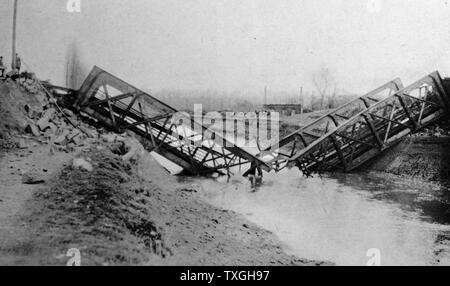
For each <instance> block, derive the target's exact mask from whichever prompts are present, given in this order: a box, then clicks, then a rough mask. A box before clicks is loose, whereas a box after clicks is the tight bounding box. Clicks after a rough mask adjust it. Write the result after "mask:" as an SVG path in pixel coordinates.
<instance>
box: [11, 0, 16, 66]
mask: <svg viewBox="0 0 450 286" xmlns="http://www.w3.org/2000/svg"><path fill="white" fill-rule="evenodd" d="M17 2H18V0H14V16H13V31H12V61H11V68H12V70H13V71H15V70H16V22H17Z"/></svg>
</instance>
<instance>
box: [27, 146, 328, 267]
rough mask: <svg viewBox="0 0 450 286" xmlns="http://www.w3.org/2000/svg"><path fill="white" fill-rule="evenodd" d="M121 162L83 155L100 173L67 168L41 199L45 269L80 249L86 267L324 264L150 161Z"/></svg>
mask: <svg viewBox="0 0 450 286" xmlns="http://www.w3.org/2000/svg"><path fill="white" fill-rule="evenodd" d="M113 150H114V152H115V153H118V151H117V149H113ZM121 155H122V154H114V153H112V152H111V151H110V150H109V149H108V148H101V150H98V149H96V148H94V149H92V150H90V151H86V152H84V153H81V154H79V155H78V156H77V157H79V158H83V160H85V161H86V162H89V164H90V165H91V166H92V171H88V170H87V169H85V168H76V167H74V166H73V165H67V166H65V167H64V168H63V169H62V170H61V171H60V172H59V173H57V175H56V176H55V177H54V178H53V179H52V180H50V182H49V183H48V185H47V186H43V187H42V188H40V189H39V190H38V191H37V192H36V193H35V195H34V200H33V201H30V202H29V205H28V209H29V210H30V213H29V215H27V216H26V218H27V223H28V224H29V225H31V226H38V227H37V228H36V229H35V230H34V231H35V234H36V235H33V236H32V237H33V238H32V239H31V241H29V242H27V243H26V244H27V245H30V246H33V245H36V246H37V247H38V248H39V249H40V257H41V263H43V264H49V265H61V264H62V265H64V264H65V262H66V261H67V259H68V258H67V257H66V256H65V254H66V252H67V250H68V249H71V248H77V249H79V250H80V251H81V258H82V261H81V262H82V264H83V265H321V264H322V263H320V262H315V261H308V260H303V259H298V258H295V257H293V256H289V255H287V254H285V253H284V251H283V250H282V248H281V246H280V245H279V243H278V242H277V240H276V238H275V237H274V236H273V235H272V234H271V233H269V232H267V231H264V230H262V229H260V228H258V227H257V226H255V225H253V224H251V223H249V222H247V221H246V220H245V219H243V218H242V217H240V216H239V215H237V214H236V213H233V212H229V211H224V210H221V209H217V208H215V207H213V206H211V205H208V204H206V203H204V202H202V201H201V200H200V199H199V198H198V197H197V195H196V190H195V187H190V186H185V185H181V184H179V183H177V182H176V181H175V180H174V178H171V177H168V174H167V173H166V171H165V170H163V169H162V168H161V167H160V166H159V165H158V164H157V163H156V162H155V161H154V159H153V158H151V157H150V156H147V155H146V154H141V155H140V158H139V159H138V160H136V161H134V162H133V163H125V162H124V161H123V160H122V157H121Z"/></svg>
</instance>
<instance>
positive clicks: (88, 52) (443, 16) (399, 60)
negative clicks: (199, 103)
mask: <svg viewBox="0 0 450 286" xmlns="http://www.w3.org/2000/svg"><path fill="white" fill-rule="evenodd" d="M374 1H376V0H371V1H368V0H282V1H279V0H132V1H124V0H81V4H82V11H81V13H69V12H68V11H67V10H66V2H67V0H33V1H25V0H19V15H18V17H19V18H18V51H19V52H20V54H21V55H22V58H23V59H24V61H25V62H26V63H27V64H29V65H30V66H31V68H32V69H33V70H34V71H35V72H36V73H37V74H38V75H39V76H40V77H41V78H43V79H51V80H52V82H54V83H56V84H64V83H65V82H64V79H65V74H64V70H65V58H66V54H67V52H68V46H69V45H70V44H71V43H76V45H77V46H78V47H79V50H80V53H81V55H82V59H83V62H84V64H85V65H86V66H87V67H89V68H90V67H91V66H93V65H98V66H100V67H103V68H105V69H107V70H109V71H111V72H112V73H113V74H116V75H118V76H120V77H122V78H124V79H125V80H127V81H130V82H132V83H134V84H136V85H138V86H139V87H143V88H150V89H152V90H159V89H165V88H168V89H213V90H227V91H232V90H241V91H252V92H254V91H262V90H263V89H264V86H265V85H267V86H268V87H269V89H273V90H286V91H291V90H295V89H298V88H299V87H300V86H302V85H303V86H305V88H308V87H310V86H311V78H312V74H313V73H314V72H315V71H317V70H320V69H322V68H328V69H329V70H330V73H331V74H332V75H333V77H334V78H335V80H336V82H337V83H338V84H339V88H340V89H345V90H347V91H354V92H363V91H368V90H370V89H372V88H374V87H375V86H376V85H379V84H382V83H384V82H385V81H388V80H390V79H391V78H394V77H397V76H400V77H402V79H403V80H404V82H405V83H410V82H412V81H413V80H415V79H418V78H419V77H422V76H423V75H426V74H428V73H429V72H432V71H434V70H439V71H441V73H442V74H444V75H450V8H449V3H448V1H446V0H379V1H378V4H377V3H375V5H371V4H369V2H374ZM12 3H13V0H1V4H0V5H1V6H0V27H1V28H0V38H1V40H0V53H1V54H3V55H4V56H5V57H6V59H7V60H8V61H9V58H10V53H11V19H12ZM8 66H9V64H8Z"/></svg>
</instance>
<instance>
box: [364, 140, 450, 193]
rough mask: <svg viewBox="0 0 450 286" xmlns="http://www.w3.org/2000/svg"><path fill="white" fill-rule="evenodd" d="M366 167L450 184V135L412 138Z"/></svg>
mask: <svg viewBox="0 0 450 286" xmlns="http://www.w3.org/2000/svg"><path fill="white" fill-rule="evenodd" d="M362 169H364V170H370V171H378V172H385V173H389V174H394V175H399V176H402V177H411V178H414V179H420V180H424V181H431V182H438V183H443V184H445V185H447V186H450V137H434V136H418V137H408V138H406V139H405V140H404V141H402V142H401V143H399V144H398V145H397V146H395V147H393V148H392V149H390V150H387V151H386V152H384V153H383V154H381V155H380V156H378V157H377V158H376V159H374V160H373V161H372V162H370V163H368V164H367V165H366V166H364V167H363V168H362Z"/></svg>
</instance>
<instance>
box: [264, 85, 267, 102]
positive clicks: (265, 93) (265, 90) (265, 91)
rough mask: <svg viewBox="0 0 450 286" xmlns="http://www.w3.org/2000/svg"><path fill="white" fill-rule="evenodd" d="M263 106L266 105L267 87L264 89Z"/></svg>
mask: <svg viewBox="0 0 450 286" xmlns="http://www.w3.org/2000/svg"><path fill="white" fill-rule="evenodd" d="M264 105H267V86H265V87H264Z"/></svg>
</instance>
